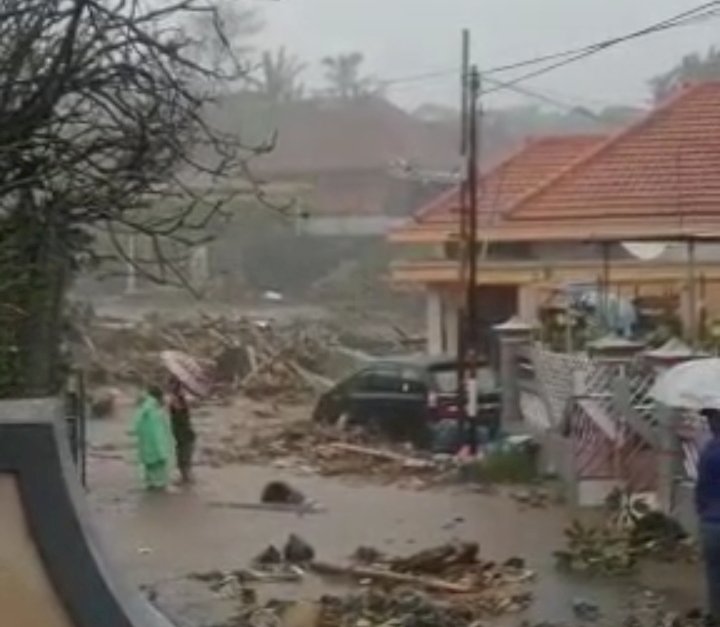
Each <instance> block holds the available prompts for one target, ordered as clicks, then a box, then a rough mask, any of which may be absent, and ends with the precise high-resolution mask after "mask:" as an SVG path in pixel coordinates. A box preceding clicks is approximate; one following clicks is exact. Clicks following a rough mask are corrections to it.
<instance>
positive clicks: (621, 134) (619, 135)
mask: <svg viewBox="0 0 720 627" xmlns="http://www.w3.org/2000/svg"><path fill="white" fill-rule="evenodd" d="M709 84H716V85H720V81H701V82H697V83H694V84H692V85H687V86H682V87H680V88H679V89H678V91H677V93H675V94H673V95H672V96H670V97H669V98H668V99H667V100H666V101H665V102H663V103H661V104H659V105H658V106H656V107H655V108H654V109H653V110H652V111H649V112H648V113H647V115H645V116H643V117H642V118H641V119H639V120H636V121H634V122H631V123H630V124H628V125H627V126H625V127H624V128H622V129H620V130H619V131H616V132H615V133H611V134H610V137H608V138H607V139H606V140H605V141H602V142H600V144H599V145H598V146H593V147H592V148H591V149H590V150H589V151H588V152H587V153H585V154H583V155H581V156H580V157H578V158H577V159H575V160H574V161H572V162H571V163H570V164H568V165H567V166H565V167H564V168H563V169H562V170H560V171H559V172H556V173H555V174H551V175H550V176H548V178H547V179H546V180H545V181H543V182H541V183H539V184H538V185H537V186H536V187H534V188H533V189H531V190H530V191H528V192H525V193H524V194H522V195H521V196H520V197H519V198H518V199H517V200H516V201H515V202H514V203H513V204H512V206H510V207H508V209H507V214H506V215H508V216H509V217H512V215H513V214H514V213H515V212H516V211H517V210H518V209H519V208H520V207H521V206H522V205H523V204H525V203H526V202H528V201H529V200H531V199H533V198H535V197H537V196H539V195H540V194H542V193H543V192H545V191H546V190H547V189H548V188H550V187H551V186H552V185H554V184H555V183H557V182H558V181H561V180H564V179H565V178H566V177H567V176H568V175H569V174H572V173H573V172H575V171H576V170H577V169H578V168H581V167H583V166H584V165H586V164H588V163H589V162H591V161H592V160H594V159H595V158H596V157H598V156H599V155H601V154H603V153H604V152H605V151H607V150H608V149H610V148H612V147H613V146H615V144H617V143H618V142H619V141H621V140H623V139H624V138H626V137H628V136H629V135H631V134H633V133H635V132H637V131H639V130H641V129H642V128H645V127H646V126H648V125H649V124H652V123H653V122H656V121H657V120H658V119H659V118H660V117H662V116H663V115H664V114H666V113H667V112H668V110H670V109H672V108H673V107H674V106H676V105H677V104H678V103H679V102H682V101H683V100H685V99H686V98H687V97H689V96H691V95H692V94H694V93H696V92H698V91H699V90H700V89H702V88H703V87H706V86H707V85H709Z"/></svg>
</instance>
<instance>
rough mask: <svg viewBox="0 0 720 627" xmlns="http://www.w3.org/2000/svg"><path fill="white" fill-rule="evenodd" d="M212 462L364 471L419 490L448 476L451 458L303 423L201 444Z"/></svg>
mask: <svg viewBox="0 0 720 627" xmlns="http://www.w3.org/2000/svg"><path fill="white" fill-rule="evenodd" d="M203 457H204V459H205V460H206V461H207V463H209V464H210V465H215V466H222V465H225V464H229V463H247V464H258V465H263V464H268V463H271V464H272V465H274V466H276V467H278V468H292V469H294V470H297V471H300V472H305V473H308V474H319V475H322V476H362V477H364V478H370V479H374V480H377V481H379V482H381V483H383V484H393V485H397V484H398V483H401V484H404V485H405V487H408V488H416V489H422V488H427V487H430V486H431V485H437V484H438V483H441V482H444V481H447V480H449V479H450V477H451V476H452V475H453V473H454V472H455V471H454V467H455V462H454V460H453V459H452V458H448V457H446V456H434V457H428V456H419V454H418V453H417V452H416V451H415V450H414V449H412V448H411V447H409V446H403V445H398V446H394V447H392V448H390V447H389V445H388V444H387V443H386V442H379V441H377V440H376V439H374V438H373V437H372V436H371V435H370V434H368V433H367V432H365V431H363V430H362V429H353V430H342V429H338V428H337V427H334V426H327V425H322V424H319V423H313V422H303V423H297V424H294V425H290V426H287V427H286V428H284V429H282V430H280V431H275V432H272V433H262V434H259V435H255V436H254V437H253V438H251V439H250V440H249V442H248V441H246V442H241V441H240V439H239V438H238V442H237V443H235V442H233V441H232V440H229V439H228V440H226V441H223V442H222V443H220V445H219V446H218V447H217V448H212V449H211V448H209V447H205V448H204V449H203Z"/></svg>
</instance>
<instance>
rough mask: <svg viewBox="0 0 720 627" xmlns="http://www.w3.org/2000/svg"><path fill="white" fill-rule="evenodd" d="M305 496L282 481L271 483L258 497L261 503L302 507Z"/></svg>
mask: <svg viewBox="0 0 720 627" xmlns="http://www.w3.org/2000/svg"><path fill="white" fill-rule="evenodd" d="M305 501H306V498H305V495H304V494H303V493H302V492H300V490H297V489H295V488H293V487H292V486H291V485H289V484H287V483H285V482H284V481H271V482H270V483H268V484H267V485H266V486H265V487H264V488H263V491H262V494H261V495H260V502H261V503H275V504H283V505H302V504H303V503H305Z"/></svg>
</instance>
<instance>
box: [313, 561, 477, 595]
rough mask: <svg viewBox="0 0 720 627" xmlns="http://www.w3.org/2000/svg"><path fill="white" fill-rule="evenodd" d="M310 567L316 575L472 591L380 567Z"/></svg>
mask: <svg viewBox="0 0 720 627" xmlns="http://www.w3.org/2000/svg"><path fill="white" fill-rule="evenodd" d="M310 567H311V568H312V570H313V571H315V572H316V573H317V574H318V575H330V576H344V577H354V578H356V579H372V580H374V581H381V582H386V583H391V584H403V585H411V586H417V587H419V588H423V589H425V590H433V591H436V592H451V593H453V594H468V593H470V592H474V591H475V589H474V588H472V587H471V586H468V585H464V584H459V583H453V582H451V581H445V580H443V579H436V578H434V577H419V576H416V575H406V574H403V573H394V572H391V571H388V570H383V569H380V568H370V567H366V566H342V565H339V564H331V563H328V562H313V563H312V564H311V565H310Z"/></svg>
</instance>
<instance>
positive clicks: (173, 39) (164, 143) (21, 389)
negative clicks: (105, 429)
mask: <svg viewBox="0 0 720 627" xmlns="http://www.w3.org/2000/svg"><path fill="white" fill-rule="evenodd" d="M246 17H247V16H246ZM245 23H246V24H247V22H245ZM225 25H226V21H225V20H224V16H223V14H222V12H221V11H220V9H219V7H218V6H217V5H216V4H214V3H213V1H212V0H155V1H154V2H149V1H143V0H0V271H1V272H2V277H1V279H2V280H1V282H0V303H2V310H0V316H1V317H2V318H3V319H2V320H0V323H2V324H0V327H1V330H0V394H5V395H8V394H30V395H34V394H43V393H47V392H48V391H50V390H51V389H52V388H53V386H54V385H55V384H56V383H57V380H58V377H57V375H58V363H59V350H58V345H59V340H60V338H61V335H62V333H61V325H62V322H61V315H60V311H61V307H62V302H63V296H64V294H65V293H66V290H67V288H68V286H69V285H70V282H71V280H72V278H73V275H74V272H75V271H76V269H77V267H78V264H79V263H80V262H81V260H83V259H87V258H88V257H92V256H93V255H94V254H95V253H96V250H97V248H96V246H95V243H96V242H97V239H98V237H99V236H101V234H103V235H102V237H104V238H106V239H107V241H109V242H111V243H112V244H113V245H114V252H115V253H116V254H117V255H119V257H120V258H121V259H122V258H126V259H127V257H128V254H127V251H126V250H125V247H124V244H125V242H126V240H127V238H126V237H125V236H126V235H127V234H130V233H139V234H142V235H143V236H144V237H145V238H146V239H147V240H148V241H149V242H151V245H150V248H151V249H152V251H153V253H154V254H153V259H152V260H151V259H135V260H134V263H136V264H137V265H138V269H139V271H140V272H142V273H144V274H146V275H147V276H149V277H151V278H153V279H156V280H168V279H170V280H175V281H176V282H183V281H184V279H183V276H182V272H181V270H180V266H179V265H178V261H179V253H178V250H179V249H180V248H181V247H187V246H192V245H193V244H196V243H198V242H200V241H203V240H204V239H205V238H206V237H207V235H206V233H207V230H206V229H205V226H206V225H207V224H208V223H209V221H211V220H212V219H213V218H214V217H215V216H217V215H220V214H222V213H223V212H224V207H225V206H226V202H227V201H228V200H229V199H230V198H232V196H233V195H234V194H236V193H238V189H240V190H242V191H243V192H244V193H247V192H248V191H249V190H250V191H251V190H253V189H254V187H253V183H252V180H251V178H249V176H248V173H249V170H248V160H249V159H250V158H251V157H252V155H253V154H255V153H257V152H258V151H261V150H263V149H266V148H267V147H246V146H243V145H242V143H241V141H240V140H239V139H238V138H237V137H236V136H234V135H230V134H226V133H222V132H219V131H217V130H216V129H213V128H212V127H211V126H210V125H209V123H208V121H207V118H208V116H207V115H205V114H206V112H207V110H208V108H209V107H212V105H213V102H214V98H215V96H216V95H217V94H218V93H219V89H220V88H221V86H222V85H223V84H225V83H227V82H228V81H233V80H235V79H237V78H238V77H239V76H240V75H242V74H243V72H244V68H243V67H242V62H241V59H240V58H239V57H238V56H237V54H234V50H233V42H232V41H231V39H230V38H229V37H228V34H227V33H226V32H225V30H224V26H225ZM235 27H237V24H235ZM221 52H222V54H220V53H221ZM222 181H225V182H222ZM239 181H243V183H242V184H240V183H238V182H239ZM210 190H221V191H213V192H212V193H210ZM150 261H153V262H155V263H156V265H155V266H150V265H149V262H150ZM145 262H147V263H145ZM3 312H4V313H3Z"/></svg>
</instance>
